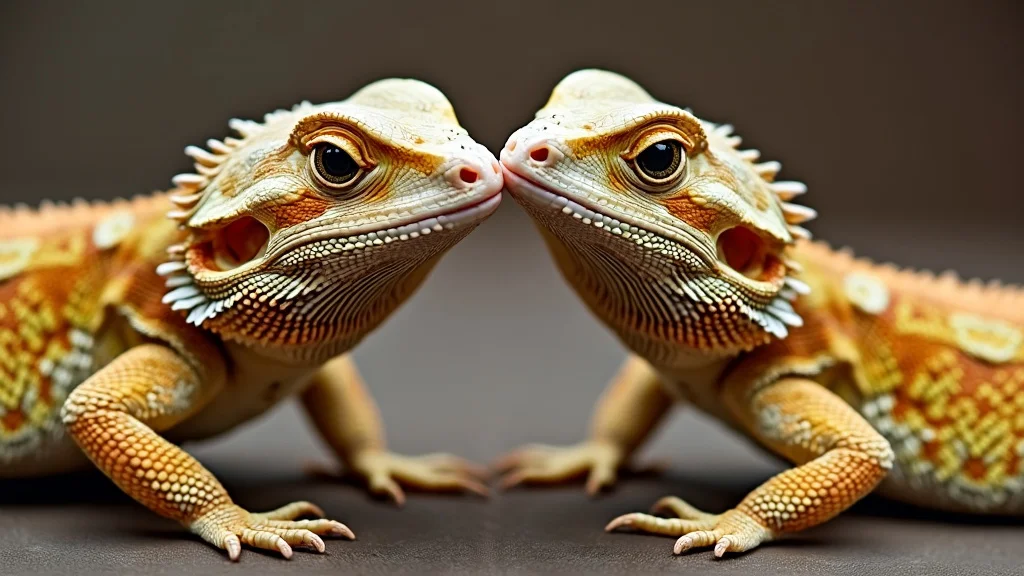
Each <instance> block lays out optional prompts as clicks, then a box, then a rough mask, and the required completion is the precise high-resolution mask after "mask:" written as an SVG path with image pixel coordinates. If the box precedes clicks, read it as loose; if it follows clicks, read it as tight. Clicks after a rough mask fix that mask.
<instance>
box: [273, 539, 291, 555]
mask: <svg viewBox="0 0 1024 576" xmlns="http://www.w3.org/2000/svg"><path fill="white" fill-rule="evenodd" d="M277 550H278V552H280V553H281V556H284V558H285V560H291V559H292V547H291V546H289V545H288V543H287V542H285V541H284V540H283V539H281V540H278V541H277Z"/></svg>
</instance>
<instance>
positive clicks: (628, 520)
mask: <svg viewBox="0 0 1024 576" xmlns="http://www.w3.org/2000/svg"><path fill="white" fill-rule="evenodd" d="M637 516H638V515H637V514H636V513H632V514H624V515H622V516H619V517H618V518H616V519H614V520H612V521H611V522H609V523H608V525H607V526H605V527H604V531H605V532H611V531H612V530H615V529H616V528H622V527H624V526H632V525H633V523H634V522H635V521H636V518H637Z"/></svg>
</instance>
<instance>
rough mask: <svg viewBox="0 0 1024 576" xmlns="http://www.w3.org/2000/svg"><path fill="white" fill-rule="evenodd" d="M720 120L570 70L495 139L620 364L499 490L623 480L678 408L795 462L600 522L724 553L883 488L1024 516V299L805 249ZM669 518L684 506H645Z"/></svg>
mask: <svg viewBox="0 0 1024 576" xmlns="http://www.w3.org/2000/svg"><path fill="white" fill-rule="evenodd" d="M739 145H740V138H739V137H737V136H735V135H733V133H732V128H731V127H730V126H728V125H724V124H714V123H711V122H708V121H705V120H701V119H698V118H697V117H696V116H694V115H693V114H692V113H691V112H690V111H688V110H684V109H681V108H678V107H676V106H672V105H669V104H665V103H662V102H658V101H656V100H655V99H654V98H652V97H651V96H650V95H649V94H648V93H647V92H646V91H645V90H644V89H643V88H641V87H640V86H638V85H637V84H635V83H634V82H632V81H631V80H628V79H626V78H624V77H622V76H619V75H616V74H613V73H610V72H605V71H598V70H584V71H579V72H576V73H573V74H571V75H569V76H568V77H566V78H565V79H564V80H562V82H561V83H560V84H558V86H557V87H556V88H555V89H554V91H553V93H552V94H551V97H550V99H549V101H548V102H547V104H546V105H545V106H544V108H542V109H541V110H540V111H539V112H537V114H536V117H535V119H534V120H533V121H532V122H530V123H529V124H528V125H527V126H525V127H523V128H521V129H520V130H518V131H517V132H515V133H514V134H513V135H512V136H511V137H510V138H509V139H508V142H507V144H506V145H505V148H504V149H503V150H502V151H501V154H500V158H501V164H502V167H503V171H504V174H505V185H506V188H507V189H508V190H509V192H510V194H511V195H512V197H513V198H514V199H515V200H516V202H517V203H518V204H520V205H521V206H522V207H523V208H524V209H525V210H526V212H527V213H528V214H529V215H530V216H531V217H532V219H533V220H534V221H535V224H536V225H537V228H538V229H539V230H540V233H541V234H542V236H543V238H544V240H545V242H546V245H547V247H548V248H549V250H550V253H551V254H552V256H553V259H554V261H555V263H556V264H557V267H558V268H559V270H560V272H561V274H562V275H563V276H564V278H565V279H566V281H567V282H568V283H569V284H570V285H571V286H572V288H573V289H574V290H575V292H576V293H577V294H578V295H579V297H580V298H581V299H582V300H583V301H584V302H585V303H586V305H587V307H588V308H589V309H590V310H591V311H592V312H593V313H594V314H595V315H596V316H597V317H598V318H599V319H600V320H601V321H602V322H603V323H604V324H606V325H607V326H609V327H610V328H611V329H612V331H613V332H614V333H615V334H616V335H617V336H618V338H619V339H620V341H621V342H622V343H623V344H624V345H625V346H626V347H627V348H628V349H629V351H630V356H629V359H628V360H627V361H626V363H625V365H624V366H623V368H622V369H621V372H620V373H619V375H618V376H617V377H616V379H615V380H614V382H613V383H612V385H611V386H610V387H609V389H608V390H607V391H606V392H605V393H604V395H603V397H602V399H601V401H600V402H599V405H598V407H597V410H596V413H595V416H594V418H593V423H592V433H591V437H590V439H589V440H588V441H587V442H584V443H582V444H579V445H576V446H572V447H566V448H558V447H553V446H544V445H536V446H529V447H525V448H522V449H520V450H518V451H515V452H512V453H511V454H509V455H508V456H507V457H505V458H503V459H502V460H501V461H499V463H498V465H499V468H501V469H503V470H505V471H506V472H508V474H507V475H506V477H505V478H504V484H505V485H506V486H513V485H516V484H519V483H521V482H554V481H560V480H565V479H568V478H570V477H572V476H578V475H584V474H589V478H588V481H587V485H588V490H589V491H590V492H591V493H594V492H597V491H598V490H599V489H600V488H601V487H603V486H608V485H611V484H612V483H613V482H614V481H615V475H616V471H617V469H618V468H619V467H620V466H622V465H623V464H624V463H625V462H627V461H628V460H629V458H630V456H631V455H632V454H633V453H634V452H635V451H636V449H637V448H638V447H639V446H640V445H641V444H642V443H643V441H644V439H645V438H646V437H647V436H648V435H649V433H650V432H651V430H652V429H654V428H655V426H656V425H657V424H658V422H659V421H660V420H661V419H662V418H663V416H664V415H665V413H666V412H667V411H668V409H669V407H670V406H671V405H673V403H677V402H685V403H687V404H690V405H693V406H695V407H696V408H698V409H700V410H702V411H704V412H705V413H707V414H709V415H711V416H713V417H714V418H716V419H718V420H720V421H721V422H724V423H725V424H726V425H727V426H728V427H730V428H732V429H733V430H735V431H737V432H739V433H741V434H744V435H746V436H748V437H749V438H751V439H753V440H754V441H755V442H756V443H758V444H760V445H761V446H762V447H763V448H765V449H767V450H769V451H771V452H773V453H775V454H776V455H778V456H781V457H782V458H784V459H786V460H788V461H790V462H792V463H793V464H795V465H796V466H795V467H794V468H791V469H789V470H787V471H784V472H782V473H780V474H778V475H777V476H775V477H773V478H771V479H770V480H768V481H767V482H765V483H764V484H762V485H761V486H760V487H758V488H756V489H755V490H753V491H752V492H751V493H750V494H749V495H748V496H747V497H746V498H744V499H743V500H742V501H741V502H740V503H739V504H738V505H737V506H736V507H735V508H733V509H731V510H728V511H725V512H724V513H721V514H713V513H708V512H705V511H702V510H699V509H697V508H695V507H693V506H691V505H690V504H688V503H687V502H684V501H683V500H681V499H679V498H674V497H666V498H664V499H662V500H660V501H658V502H657V503H656V504H655V506H654V509H652V511H651V512H652V513H651V514H644V513H633V514H626V515H624V516H621V517H619V518H616V519H614V520H612V521H611V523H609V524H608V526H607V527H606V529H607V530H609V531H611V530H615V529H617V528H620V527H631V528H633V529H635V530H639V531H643V532H648V533H654V534H661V535H667V536H673V537H678V540H676V543H675V547H674V551H675V553H677V554H679V553H681V552H683V551H685V550H689V549H694V548H698V547H708V546H713V547H714V554H715V555H716V556H718V557H721V556H722V555H724V554H725V553H726V552H742V551H746V550H750V549H752V548H754V547H756V546H758V545H759V544H761V543H763V542H766V541H769V540H772V539H775V538H778V537H780V536H782V535H784V534H787V533H792V532H796V531H799V530H802V529H805V528H809V527H812V526H815V525H817V524H820V523H822V522H825V521H827V520H829V519H830V518H833V517H834V516H836V515H837V514H839V513H840V512H842V511H843V510H845V509H846V508H848V507H849V506H851V505H852V504H853V503H855V502H856V501H857V500H859V499H860V498H862V497H863V496H865V495H866V494H868V493H869V492H871V491H872V490H874V489H875V488H876V486H880V488H879V490H880V491H881V492H882V493H884V494H886V495H889V496H891V497H894V498H897V499H901V500H904V501H909V502H911V503H914V504H918V505H923V506H928V507H932V508H936V509H940V510H946V511H959V512H972V513H981V514H999V515H1022V514H1024V290H1021V289H1020V288H1018V287H1004V286H1000V285H998V284H997V283H990V284H984V283H981V282H978V281H971V282H962V281H960V280H958V279H957V277H956V276H955V275H954V274H952V273H946V274H943V275H940V276H933V275H931V274H928V273H924V272H916V271H905V270H900V269H898V268H896V267H895V266H891V265H877V264H873V263H871V262H868V261H867V260H864V259H860V258H856V257H854V256H853V255H851V254H850V253H848V252H847V251H835V250H832V249H830V248H829V247H828V246H826V245H825V244H822V243H818V242H814V241H811V240H810V234H809V232H808V231H807V230H806V229H805V228H804V227H802V226H801V224H803V223H804V222H806V221H808V220H810V219H811V218H813V217H814V216H815V212H814V211H813V210H812V209H809V208H807V207H804V206H800V205H798V204H795V203H793V202H792V201H793V199H794V198H795V197H796V196H798V195H800V194H803V193H804V192H805V191H806V187H805V186H804V185H803V184H801V183H798V182H790V181H779V180H776V178H775V177H776V175H777V174H778V173H779V170H780V165H779V163H777V162H760V163H758V159H759V156H760V154H759V152H758V151H757V150H743V149H740V148H739ZM658 512H665V513H667V514H668V515H670V516H674V517H662V516H657V515H654V514H656V513H658Z"/></svg>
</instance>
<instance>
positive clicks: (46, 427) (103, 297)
mask: <svg viewBox="0 0 1024 576" xmlns="http://www.w3.org/2000/svg"><path fill="white" fill-rule="evenodd" d="M167 206H168V201H167V199H166V197H165V196H163V195H154V196H146V197H139V198H136V199H133V200H127V201H125V200H119V201H114V202H110V203H85V202H76V203H74V204H71V205H54V204H45V205H44V206H42V207H40V208H39V209H30V208H24V207H18V208H13V209H8V208H3V209H0V476H5V475H8V474H5V470H6V472H8V473H10V474H23V473H24V470H23V468H24V466H21V467H16V466H14V463H15V462H16V461H20V460H25V459H26V458H28V459H32V460H36V461H41V460H43V458H42V454H43V453H45V452H47V450H48V449H51V448H52V449H59V447H60V446H62V443H60V442H56V440H58V439H59V438H61V437H62V435H63V433H62V426H61V423H60V408H61V406H62V404H63V402H64V399H65V398H66V397H67V395H68V393H69V392H70V391H71V390H73V389H74V388H75V387H76V386H77V385H78V384H80V383H81V382H82V381H83V380H85V379H86V378H87V377H88V376H89V375H91V374H92V373H93V372H94V371H95V370H97V369H99V368H100V367H102V366H103V365H104V364H105V363H106V362H108V361H109V360H110V359H111V358H113V357H114V356H116V355H117V354H118V353H120V352H121V351H122V350H123V349H124V348H125V347H126V339H129V338H132V335H131V334H130V333H129V332H127V331H120V330H118V329H117V328H118V327H117V326H116V325H112V324H111V323H109V322H106V318H107V314H105V307H106V303H107V302H109V301H111V300H110V295H111V292H112V291H116V290H119V289H120V290H123V289H124V288H125V287H126V286H127V283H126V282H125V281H126V280H128V279H130V278H131V277H132V275H134V274H136V271H137V269H138V267H139V266H143V267H145V266H147V265H148V264H150V263H152V266H150V267H155V265H156V263H158V262H159V257H160V256H161V255H162V253H163V250H164V249H165V247H166V245H167V242H166V238H167V236H166V234H162V233H161V230H165V231H166V233H170V234H173V230H174V227H173V224H171V223H170V222H167V223H163V221H165V220H166V219H165V217H164V213H165V212H166V208H167ZM143 230H146V231H147V232H145V233H143V232H142V231H143ZM161 236H163V238H161ZM140 253H151V254H152V256H154V257H155V258H156V260H153V258H147V257H143V258H141V259H140V258H138V256H141V255H142V254H140ZM101 332H102V333H101ZM51 460H59V459H51ZM15 468H18V469H17V470H15Z"/></svg>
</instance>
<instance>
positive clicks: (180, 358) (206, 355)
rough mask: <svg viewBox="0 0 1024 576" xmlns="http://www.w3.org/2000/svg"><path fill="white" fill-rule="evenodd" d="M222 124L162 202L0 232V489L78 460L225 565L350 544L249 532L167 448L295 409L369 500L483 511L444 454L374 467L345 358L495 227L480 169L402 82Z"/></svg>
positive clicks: (460, 140) (375, 430) (302, 533)
mask: <svg viewBox="0 0 1024 576" xmlns="http://www.w3.org/2000/svg"><path fill="white" fill-rule="evenodd" d="M230 126H231V127H232V128H233V130H234V131H236V132H237V136H236V137H229V138H225V139H224V140H222V141H221V140H210V141H209V142H208V143H207V148H205V149H204V148H199V147H194V146H190V147H188V148H187V149H186V153H187V154H188V155H189V156H190V157H191V158H192V159H193V160H194V162H195V170H196V172H195V173H194V174H182V175H178V176H175V177H174V178H173V179H172V181H173V183H174V188H173V189H172V190H170V191H168V192H165V193H157V194H155V195H151V196H142V197H138V198H135V199H132V200H122V201H115V202H112V203H93V204H89V203H84V202H78V203H75V204H72V205H53V204H45V205H43V206H41V207H40V208H39V209H30V208H26V207H20V208H16V209H5V210H4V211H3V212H2V213H0V477H30V476H38V475H45V474H54V473H60V472H64V471H66V470H70V469H74V468H77V467H79V466H81V465H83V464H85V465H88V461H91V462H92V464H93V465H94V466H96V467H97V468H99V469H100V470H102V471H103V472H104V473H105V474H106V475H107V476H109V477H110V478H111V479H112V480H113V481H114V482H115V483H116V484H117V485H118V486H119V487H120V488H121V489H122V490H123V491H124V492H125V493H127V494H128V495H130V496H131V497H132V498H134V499H135V500H137V501H138V502H140V503H141V504H143V505H144V506H146V507H147V508H149V509H150V510H152V511H154V512H156V513H158V514H160V515H163V516H165V517H168V518H171V519H174V520H177V521H179V522H181V523H182V524H183V525H185V526H186V527H188V528H189V529H190V530H191V531H192V532H194V533H195V534H198V535H199V536H201V537H202V538H203V539H204V540H206V541H208V542H209V543H211V544H213V545H214V546H217V547H219V548H221V549H224V550H226V551H227V554H228V556H229V557H230V558H231V559H232V560H237V559H238V557H239V554H240V552H241V545H242V544H245V545H248V546H253V547H257V548H264V549H269V550H276V551H279V552H280V553H281V554H282V555H283V556H284V557H285V558H289V557H291V555H292V546H302V547H307V548H313V549H315V550H317V551H319V552H323V551H324V543H323V541H322V539H321V538H320V535H332V536H343V537H347V538H354V535H353V533H352V531H351V530H350V529H349V528H347V527H346V526H345V525H343V524H341V523H339V522H337V521H333V520H328V519H322V518H321V519H312V520H310V519H307V520H299V519H298V518H300V517H301V516H306V515H313V516H317V517H322V516H323V515H324V513H323V512H322V511H321V510H320V509H319V508H318V507H317V506H315V505H313V504H311V503H309V502H295V503H292V504H288V505H286V506H283V507H281V508H279V509H277V510H273V511H271V512H264V513H251V512H249V511H247V510H245V509H243V508H242V507H240V506H238V505H236V504H235V503H234V502H233V501H232V499H231V497H230V496H229V495H228V493H227V492H226V491H225V490H224V488H223V486H221V484H220V483H219V482H218V481H217V479H216V478H215V477H214V476H213V474H211V473H210V472H209V471H208V470H207V469H206V468H204V467H203V466H202V465H201V464H200V463H199V462H197V461H196V460H195V459H194V458H193V457H191V456H190V455H189V454H188V453H187V452H185V451H184V450H182V449H181V448H179V447H178V445H177V443H179V442H182V441H186V440H194V439H202V438H209V437H211V436H214V435H216V434H219V433H221V432H224V431H226V430H229V429H231V428H233V427H234V426H236V425H238V424H240V423H242V422H245V421H247V420H250V419H251V418H254V417H256V416H258V415H260V414H261V413H263V412H264V411H266V410H267V409H268V408H269V407H271V406H273V405H274V404H276V403H277V402H279V401H281V400H282V399H284V398H286V397H289V396H292V395H301V399H302V402H303V404H304V405H305V408H306V412H307V413H308V415H309V417H310V419H311V420H312V422H313V424H314V425H315V427H316V428H317V429H318V430H319V432H320V434H321V435H322V437H323V438H324V440H325V441H326V442H327V443H328V444H329V445H330V446H331V447H332V449H333V451H334V452H335V453H336V454H337V456H338V457H339V458H340V459H341V460H342V461H343V462H344V463H345V464H346V465H347V466H348V467H349V468H350V469H351V470H352V471H354V472H355V473H356V474H358V475H361V476H362V477H363V478H365V479H366V480H367V482H368V484H369V486H370V489H371V490H372V491H374V492H378V493H384V494H388V495H390V496H391V497H392V498H393V499H395V500H396V501H398V502H399V503H401V501H402V500H403V498H404V496H403V492H402V489H401V488H400V486H399V483H403V484H406V485H411V486H416V487H419V488H423V489H439V490H440V489H444V490H451V489H464V490H470V491H474V492H480V493H485V488H484V486H483V485H482V484H481V483H480V482H479V481H478V480H477V479H476V476H475V475H474V473H475V472H474V471H475V468H473V467H471V466H470V465H469V464H468V463H466V462H464V461H462V460H461V459H458V458H456V457H454V456H450V455H444V454H438V455H428V456H424V457H420V458H409V457H403V456H399V455H395V454H392V453H389V452H388V451H386V448H385V444H384V438H383V434H382V431H381V425H380V417H379V414H378V412H377V409H376V406H375V404H374V402H373V400H372V399H371V397H370V396H369V395H368V394H367V392H366V390H365V389H364V385H363V382H362V380H361V378H360V376H359V374H358V372H357V371H356V369H355V366H354V365H353V363H352V361H351V359H350V358H349V356H348V355H346V353H347V352H348V351H349V350H350V349H352V347H353V346H355V345H356V344H357V343H358V342H359V341H360V340H361V339H362V338H363V337H364V336H366V335H367V333H369V332H370V331H372V330H373V329H374V328H375V327H377V326H378V325H380V324H381V322H382V321H384V320H385V319H386V318H387V317H388V315H389V314H390V313H391V312H393V311H394V310H395V309H396V308H397V307H398V306H399V305H401V304H402V303H403V302H404V301H405V300H406V299H407V298H409V296H410V295H411V294H412V293H413V292H414V291H415V290H416V288H417V287H418V286H419V285H420V284H421V282H423V280H424V279H425V278H426V276H427V275H428V273H429V272H430V270H431V268H432V267H433V266H434V264H435V263H436V262H437V261H438V259H439V258H440V257H441V256H442V255H443V254H444V253H445V251H447V250H448V249H449V248H451V247H452V246H453V245H455V244H456V243H457V242H458V241H460V240H461V239H463V238H464V237H465V236H466V235H467V234H469V233H470V231H472V230H473V228H475V227H476V226H477V225H478V224H479V223H480V222H482V221H483V220H484V219H485V218H487V217H488V216H489V215H490V214H491V213H493V211H494V210H495V209H496V208H497V206H498V204H499V202H500V198H501V196H500V193H501V190H502V176H501V173H500V169H499V167H498V163H497V160H496V159H495V158H494V156H493V155H492V154H491V153H490V152H488V151H487V150H486V149H485V148H484V147H483V146H481V145H480V144H478V143H476V142H475V141H474V140H473V139H471V138H470V137H469V135H468V134H467V132H466V131H465V130H464V129H463V128H462V127H461V126H460V125H459V123H458V120H457V119H456V116H455V113H454V111H453V109H452V106H451V104H450V103H449V102H448V100H447V99H446V98H445V97H444V95H443V94H442V93H441V92H439V91H438V90H437V89H435V88H434V87H432V86H430V85H427V84H424V83H422V82H419V81H415V80H407V79H388V80H381V81H379V82H375V83H372V84H370V85H368V86H366V87H364V88H362V89H361V90H359V91H358V92H356V93H355V94H353V95H352V96H351V97H350V98H348V99H347V100H344V101H340V102H333V103H326V104H321V105H313V104H310V103H308V102H303V103H301V104H299V105H297V106H295V107H294V108H292V109H290V110H278V111H276V112H273V113H270V114H267V115H266V116H265V118H264V121H263V122H256V121H249V120H238V119H235V120H232V121H231V122H230ZM168 209H170V211H169V212H168ZM86 457H87V459H86Z"/></svg>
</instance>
